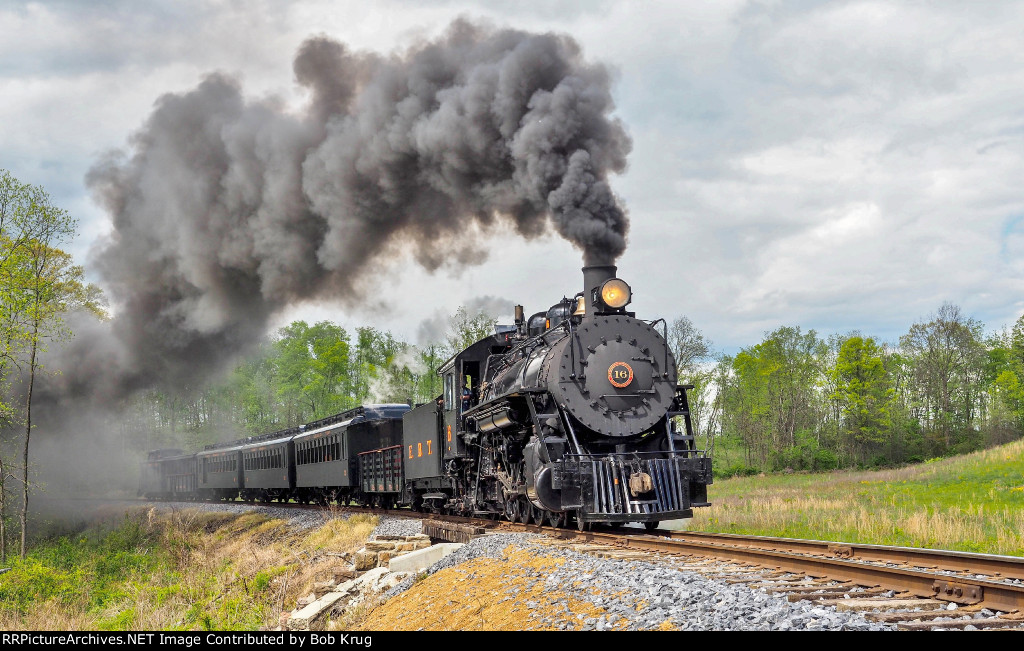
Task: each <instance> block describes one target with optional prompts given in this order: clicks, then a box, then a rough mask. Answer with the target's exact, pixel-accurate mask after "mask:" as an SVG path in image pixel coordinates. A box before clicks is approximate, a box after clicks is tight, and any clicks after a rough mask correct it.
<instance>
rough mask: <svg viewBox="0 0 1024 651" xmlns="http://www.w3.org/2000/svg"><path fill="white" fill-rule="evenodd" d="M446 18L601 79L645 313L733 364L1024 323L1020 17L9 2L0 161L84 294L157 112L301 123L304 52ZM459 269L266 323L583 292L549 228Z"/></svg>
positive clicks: (698, 8) (934, 12) (188, 0)
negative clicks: (835, 341)
mask: <svg viewBox="0 0 1024 651" xmlns="http://www.w3.org/2000/svg"><path fill="white" fill-rule="evenodd" d="M458 17H465V18H468V19H470V20H473V21H484V22H489V23H491V24H493V25H495V26H496V27H512V28H516V29H521V30H526V31H530V32H555V33H558V34H566V35H569V36H571V37H572V38H574V39H575V40H576V41H577V42H578V43H579V44H580V46H581V48H582V50H583V54H584V57H585V58H586V59H587V60H588V61H591V62H597V63H600V64H603V65H605V66H607V67H608V68H609V69H611V70H612V71H613V75H614V83H613V86H612V94H613V98H614V101H615V106H616V110H615V113H614V115H615V116H616V117H617V118H618V119H620V120H621V121H622V123H623V124H624V125H625V128H626V130H627V132H628V134H629V136H630V137H631V138H632V142H633V146H632V151H631V152H630V154H629V157H628V167H627V168H626V170H625V171H624V172H623V173H621V174H618V175H616V176H613V177H612V178H611V185H612V189H613V190H614V192H615V193H616V194H617V195H618V197H619V198H620V200H621V202H622V205H624V206H625V208H626V209H627V210H628V213H629V218H630V224H631V225H630V230H629V236H628V247H627V249H626V251H625V253H624V254H623V255H622V257H621V258H620V259H619V260H618V268H619V276H620V277H622V278H623V279H625V280H626V281H627V282H629V283H630V285H631V286H632V287H633V290H634V301H633V304H632V306H631V309H634V310H636V312H637V315H638V316H639V317H641V318H649V319H650V318H657V317H665V318H667V319H669V321H670V322H671V320H673V319H675V318H678V317H681V316H687V317H688V318H690V320H691V321H692V322H693V323H694V324H695V325H696V326H697V328H699V329H700V330H701V331H702V332H703V333H704V335H705V336H706V337H707V338H708V339H710V340H712V341H713V342H714V345H715V348H716V349H718V350H721V351H725V352H735V351H736V350H739V349H740V348H741V347H745V346H750V345H753V344H755V343H757V342H759V341H760V340H761V339H762V337H763V336H764V334H765V333H766V332H768V331H771V330H774V329H775V328H778V327H780V326H799V327H801V328H802V329H804V330H805V331H806V330H809V329H814V330H816V331H817V332H818V333H819V334H821V335H827V334H830V333H845V332H849V331H853V330H858V331H860V332H862V333H864V334H865V335H871V336H874V337H876V338H878V339H880V340H882V341H888V342H895V341H896V340H898V338H899V336H900V335H902V334H904V333H906V332H907V330H908V329H909V327H910V325H911V324H912V323H914V322H917V321H921V320H925V319H927V318H928V317H929V316H930V315H931V314H933V313H934V312H935V311H936V310H937V309H938V308H939V307H940V306H941V305H942V304H943V303H944V302H949V303H953V304H955V305H958V306H960V307H961V308H962V309H963V311H964V312H965V313H966V314H968V315H970V316H971V317H973V318H975V319H977V320H979V321H981V322H983V323H984V324H985V325H986V326H987V327H988V329H990V330H995V329H999V328H1002V327H1005V326H1010V325H1012V324H1013V323H1014V322H1015V321H1016V320H1017V319H1018V318H1019V317H1020V316H1021V314H1022V313H1024V48H1022V47H1021V36H1020V35H1021V34H1022V33H1024V3H1012V2H1005V3H1004V2H981V1H978V2H970V3H964V2H927V3H925V2H908V1H906V0H900V1H893V2H886V1H874V2H860V1H851V2H771V1H764V2H746V1H725V0H723V1H719V2H682V1H679V0H676V1H673V2H652V1H645V2H611V1H607V2H602V1H598V0H580V1H569V0H563V1H557V0H556V1H552V0H547V1H545V2H515V3H512V2H484V1H481V2H472V1H468V0H451V1H437V2H425V1H421V2H411V1H410V2H406V1H401V0H390V1H384V0H382V1H376V2H365V1H361V2H344V1H339V0H329V1H322V2H321V1H312V0H311V1H297V2H274V1H269V0H268V1H266V2H253V1H245V2H242V1H238V2H231V1H217V2H213V1H209V2H201V1H197V0H175V1H171V2H146V3H139V2H133V1H130V0H124V1H113V0H111V1H107V2H103V1H94V2H73V1H67V2H62V1H53V2H27V3H26V2H11V1H8V2H5V3H3V4H2V5H0V168H2V169H6V170H7V171H9V172H10V173H12V174H13V175H14V176H16V177H17V178H19V179H20V180H22V181H26V182H30V183H34V184H40V185H42V186H44V187H45V188H46V189H47V190H48V191H49V192H50V194H51V196H52V197H53V198H54V200H55V202H56V203H57V204H58V205H59V206H62V207H64V208H66V209H67V210H69V211H70V212H71V213H72V214H73V215H74V216H76V217H77V218H78V219H79V220H80V229H79V230H80V235H79V237H78V239H77V240H76V241H75V243H74V244H73V245H72V246H71V247H70V249H71V251H72V252H73V253H74V254H75V256H76V258H77V259H78V260H79V261H80V262H81V263H83V264H85V265H86V268H87V273H89V274H90V277H91V278H93V279H94V280H98V277H97V276H95V273H94V272H92V271H88V270H89V260H90V255H91V253H90V252H91V251H92V250H94V247H95V246H96V244H97V242H99V241H101V239H102V238H103V236H104V235H106V234H108V233H109V232H110V230H111V222H110V215H108V214H106V213H105V211H104V209H103V207H102V206H101V205H100V204H99V203H98V202H97V201H96V200H95V198H94V197H93V196H92V194H91V193H90V190H89V188H88V187H87V185H86V182H85V177H86V174H87V172H88V171H89V169H90V168H91V167H92V166H94V165H95V164H96V163H97V162H98V161H100V160H101V159H102V157H104V156H105V155H107V154H108V153H109V152H111V151H112V150H122V151H130V148H131V142H132V137H133V134H135V133H137V132H138V131H139V130H140V129H141V128H142V126H143V125H144V124H145V121H146V119H147V117H148V116H149V115H150V113H151V112H152V111H153V108H154V105H155V103H156V102H157V100H158V99H159V98H160V97H161V96H163V95H165V94H167V93H185V92H188V91H190V90H192V89H194V88H195V87H196V86H197V85H198V84H199V83H200V82H201V81H202V80H203V79H204V77H205V76H206V75H208V74H210V73H212V72H221V73H224V74H227V75H230V76H233V77H235V78H237V79H238V80H239V83H240V85H241V87H242V89H243V92H244V94H245V95H246V97H249V98H254V99H259V98H268V97H276V98H279V99H280V101H281V102H283V103H284V104H285V105H288V106H296V107H298V106H300V105H302V103H303V102H304V101H306V99H307V98H306V97H305V96H304V94H303V92H302V89H301V88H300V87H299V85H298V84H297V83H296V80H295V77H294V72H293V69H292V62H293V60H294V58H295V54H296V51H297V50H298V48H299V46H300V44H301V43H302V42H303V41H304V40H305V39H307V38H308V37H310V36H313V35H318V34H325V35H327V36H329V37H331V38H333V39H335V40H338V41H340V42H343V43H345V44H346V45H347V46H348V47H349V48H351V49H352V50H356V51H370V52H375V53H378V54H382V55H387V54H389V53H393V52H397V51H401V50H403V49H405V48H408V47H410V46H412V45H413V44H415V43H417V42H419V41H421V40H423V39H429V38H432V37H435V36H437V35H439V34H441V33H443V32H444V31H445V30H446V28H447V27H448V26H449V25H450V24H451V22H452V21H453V20H455V19H456V18H458ZM442 255H443V252H442ZM460 255H461V254H460ZM475 256H476V257H474V258H473V259H472V260H471V264H470V265H469V266H465V267H456V266H454V265H453V266H450V267H449V266H442V267H441V268H440V269H439V270H438V271H436V272H433V273H428V272H426V271H424V270H423V269H421V268H419V267H417V266H416V264H415V263H414V262H413V260H412V258H411V257H406V256H403V255H402V254H401V253H396V255H395V257H394V259H393V261H392V262H391V263H390V264H382V265H381V268H380V270H379V280H378V281H377V282H375V283H374V287H373V295H374V297H375V298H374V300H370V301H367V304H366V306H365V307H358V306H341V305H331V304H303V305H293V306H290V307H289V308H288V309H287V310H285V311H284V312H282V313H281V314H279V315H278V316H277V317H276V318H275V320H274V325H283V324H285V323H287V322H289V321H290V320H292V319H300V318H301V319H305V320H307V321H317V320H320V319H329V320H332V321H335V322H338V323H341V324H342V325H345V326H347V327H354V326H356V325H373V326H376V327H378V328H381V329H384V330H390V331H392V332H393V333H395V334H396V335H397V336H399V337H402V338H404V339H406V340H410V341H415V340H416V339H417V337H418V336H420V335H421V333H422V332H423V331H424V329H425V328H426V327H427V326H428V325H429V324H430V323H435V322H436V321H437V319H438V317H439V316H441V315H444V314H448V313H451V312H454V311H455V309H456V308H457V307H458V306H459V305H483V304H488V305H490V304H494V303H495V302H497V303H503V304H507V305H510V304H512V303H521V304H523V305H525V306H526V310H527V313H528V314H529V313H531V312H534V311H539V310H542V309H545V308H546V307H547V306H549V305H551V304H552V303H554V302H556V301H557V300H558V299H559V298H561V297H562V296H563V295H569V296H572V295H573V294H575V293H576V292H577V291H579V290H580V289H581V287H580V285H581V284H582V276H581V273H580V267H581V266H582V259H581V255H580V253H579V251H577V250H576V249H574V248H573V247H572V246H571V245H570V244H569V243H568V242H567V241H565V240H563V239H561V238H560V237H558V236H556V235H553V234H552V235H550V236H546V237H542V238H540V239H534V240H531V241H529V242H527V241H524V240H522V239H520V238H519V237H517V236H516V235H514V234H513V233H512V232H511V231H509V232H498V233H495V234H493V235H491V236H489V237H487V238H485V240H484V242H483V246H482V247H481V249H480V250H479V251H478V252H476V254H475ZM114 309H116V306H114Z"/></svg>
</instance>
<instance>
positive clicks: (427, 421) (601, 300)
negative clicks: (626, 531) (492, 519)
mask: <svg viewBox="0 0 1024 651" xmlns="http://www.w3.org/2000/svg"><path fill="white" fill-rule="evenodd" d="M583 279H584V283H583V285H584V289H583V291H582V292H580V293H578V294H577V295H576V296H575V297H573V298H571V299H570V298H565V299H563V300H562V301H561V302H559V303H557V304H556V305H554V306H552V307H551V308H550V309H549V310H547V311H546V312H538V313H537V314H534V315H533V316H531V317H530V318H529V319H525V318H524V315H523V311H522V308H521V306H517V307H516V323H515V325H514V326H510V327H504V328H503V327H501V326H499V327H498V328H497V332H496V334H495V335H493V336H490V337H487V338H485V339H483V340H481V341H479V342H477V343H475V344H473V345H472V346H470V347H469V348H467V349H466V350H464V351H462V352H460V353H458V354H456V355H455V356H454V357H452V358H451V359H450V360H448V361H447V362H446V363H445V364H444V365H443V366H442V367H441V369H440V373H441V375H442V380H443V394H442V396H441V398H440V399H439V400H438V401H437V402H436V403H428V404H426V405H422V406H420V407H417V408H416V409H413V410H412V411H411V412H409V413H407V414H406V415H405V418H404V431H405V436H406V443H407V444H410V443H411V444H412V445H409V447H408V453H409V455H408V458H407V459H406V468H407V472H406V487H407V496H406V497H407V499H408V500H409V501H410V502H411V504H412V505H413V507H414V508H426V509H431V510H438V511H446V512H453V513H464V514H475V515H483V514H492V515H496V514H504V515H505V516H506V517H507V518H508V519H509V520H512V521H525V522H531V521H532V522H537V523H542V522H547V523H550V524H551V525H553V526H565V525H566V524H567V523H568V522H569V521H570V520H575V522H576V523H577V525H578V526H579V528H580V529H584V528H586V527H587V526H589V525H590V524H591V523H597V522H600V523H608V524H612V525H616V524H622V523H625V522H642V523H644V524H645V525H646V526H647V527H648V528H651V529H653V528H654V527H656V526H657V524H658V523H659V522H660V521H663V520H672V519H678V518H686V517H692V515H693V511H692V509H693V507H698V506H707V505H708V502H707V485H708V484H710V483H711V459H710V458H709V457H707V456H706V455H705V454H704V453H703V452H702V451H699V450H698V449H697V447H696V444H695V440H694V434H693V427H692V422H691V419H690V413H689V405H688V402H687V394H686V390H687V389H688V388H691V387H687V386H680V385H678V383H677V372H676V366H675V360H674V358H673V356H672V353H671V351H670V349H669V346H668V343H667V341H666V338H665V336H664V334H663V333H659V332H658V331H657V327H656V326H657V325H658V324H659V323H660V324H661V325H662V328H663V329H664V327H665V325H664V323H665V322H664V320H661V319H659V320H656V321H653V322H647V321H643V320H641V319H638V318H636V315H635V314H634V313H632V312H628V311H626V307H627V306H628V305H629V303H630V302H631V298H632V297H631V288H630V287H629V285H628V284H627V283H626V282H624V281H623V280H621V279H619V278H617V277H616V268H615V267H614V266H610V265H607V266H590V267H585V268H584V269H583ZM433 423H436V426H432V424H433ZM432 430H433V431H432ZM416 432H422V435H420V437H419V438H418V439H417V435H416ZM435 432H436V433H437V434H438V436H437V437H435V436H434V435H433V434H434V433H435ZM414 448H415V451H416V452H418V453H419V454H415V453H414ZM424 449H426V450H429V451H430V454H428V455H427V458H423V455H422V451H423V450H424Z"/></svg>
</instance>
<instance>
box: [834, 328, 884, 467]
mask: <svg viewBox="0 0 1024 651" xmlns="http://www.w3.org/2000/svg"><path fill="white" fill-rule="evenodd" d="M882 352H883V351H882V349H881V348H880V347H879V346H878V345H877V344H876V343H875V340H874V339H872V338H871V337H867V338H863V337H859V336H852V337H850V338H848V339H847V340H846V341H845V342H844V343H843V345H842V347H841V348H840V350H839V357H838V359H837V360H836V365H835V367H834V368H833V369H832V371H831V373H830V374H831V375H832V377H833V379H834V389H833V393H832V396H831V397H832V398H834V399H835V400H836V401H837V403H838V404H839V405H840V409H841V414H842V434H843V438H844V441H845V443H846V449H847V451H848V453H849V454H850V456H851V457H853V458H854V459H856V460H857V461H859V462H865V461H868V460H869V459H870V457H871V456H872V455H873V454H875V453H877V452H878V451H879V450H880V449H882V447H883V445H884V444H885V443H886V442H887V441H888V440H889V438H890V434H891V428H892V419H891V405H892V401H893V397H894V395H895V391H894V390H893V388H892V386H891V382H890V381H889V375H888V373H887V372H886V369H885V364H884V362H883V359H882Z"/></svg>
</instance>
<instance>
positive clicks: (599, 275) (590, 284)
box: [583, 264, 617, 315]
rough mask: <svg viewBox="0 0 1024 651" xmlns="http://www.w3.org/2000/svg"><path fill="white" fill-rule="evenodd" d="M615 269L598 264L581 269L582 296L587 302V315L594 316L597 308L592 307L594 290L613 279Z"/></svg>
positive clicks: (611, 265)
mask: <svg viewBox="0 0 1024 651" xmlns="http://www.w3.org/2000/svg"><path fill="white" fill-rule="evenodd" d="M616 271H617V267H616V266H615V265H613V264H600V265H591V266H589V267H583V296H584V300H585V301H586V302H587V314H588V315H590V314H594V313H595V312H597V308H596V307H595V306H594V291H593V290H594V289H596V288H598V287H600V286H601V284H602V283H603V282H604V281H606V280H610V279H612V278H614V277H615V273H616Z"/></svg>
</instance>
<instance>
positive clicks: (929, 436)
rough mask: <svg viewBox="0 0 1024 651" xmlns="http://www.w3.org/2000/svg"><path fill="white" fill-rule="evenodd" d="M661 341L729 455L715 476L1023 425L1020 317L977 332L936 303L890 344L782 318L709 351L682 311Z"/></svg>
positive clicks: (711, 440) (708, 432) (945, 450)
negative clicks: (752, 336)
mask: <svg viewBox="0 0 1024 651" xmlns="http://www.w3.org/2000/svg"><path fill="white" fill-rule="evenodd" d="M670 340H671V344H672V346H673V349H674V350H675V351H676V354H677V357H678V359H679V360H680V362H679V365H680V378H681V381H682V382H688V383H691V384H693V385H694V386H695V388H694V390H693V392H692V393H693V402H694V405H693V411H694V412H695V413H694V416H695V419H696V421H697V422H698V424H699V425H698V426H699V429H700V431H701V433H702V434H703V435H704V437H705V440H706V441H707V445H708V447H709V448H712V449H713V448H715V447H719V448H722V446H729V449H730V450H733V451H735V452H736V453H737V455H736V456H738V457H739V459H738V460H736V459H733V460H731V461H730V462H729V463H728V465H727V466H721V465H720V466H719V468H718V471H719V473H720V474H723V475H731V474H737V473H739V474H750V473H756V472H764V471H783V470H831V469H835V468H843V467H862V468H863V467H882V466H894V465H900V464H905V463H914V462H920V461H924V460H927V459H930V458H934V457H941V456H947V455H953V454H963V453H966V452H971V451H974V450H978V449H981V448H984V447H989V446H992V445H998V444H1001V443H1006V442H1009V441H1011V440H1014V439H1017V438H1020V437H1021V435H1022V434H1024V317H1021V318H1020V319H1019V320H1018V321H1017V322H1016V324H1015V325H1014V326H1013V327H1012V328H1006V329H1004V330H1001V331H997V332H989V333H986V332H985V329H984V325H983V324H982V323H980V322H979V321H977V320H975V319H973V318H970V317H968V316H967V315H965V314H964V313H963V311H962V310H961V309H960V308H959V307H957V306H955V305H952V304H948V303H947V304H944V305H942V306H941V307H939V309H938V310H937V311H936V312H935V313H934V314H933V315H931V316H930V317H928V318H927V319H926V320H924V321H922V322H920V323H914V324H912V325H911V326H910V328H909V330H908V331H907V333H906V334H904V335H902V336H901V337H900V338H899V340H898V342H895V343H885V342H880V341H879V340H877V339H876V338H874V337H870V336H865V335H863V334H862V333H860V332H851V333H849V334H846V335H831V336H828V337H824V338H823V337H820V336H818V334H817V333H816V332H815V331H814V330H809V331H806V332H804V331H803V330H801V328H799V327H795V326H784V327H780V328H778V329H776V330H774V331H772V332H769V333H766V334H765V337H764V339H763V341H761V342H760V343H757V344H755V345H753V346H748V347H745V348H742V349H741V350H740V351H739V352H738V353H736V354H733V355H717V356H715V355H713V353H712V351H711V346H710V342H708V341H707V340H706V339H704V337H703V335H702V334H701V333H700V332H699V331H698V330H697V329H696V328H694V327H693V324H692V323H691V322H690V321H689V320H688V319H687V318H685V317H684V318H681V319H678V320H677V321H676V322H675V323H674V324H673V328H672V331H671V334H670ZM723 456H724V455H723Z"/></svg>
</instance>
